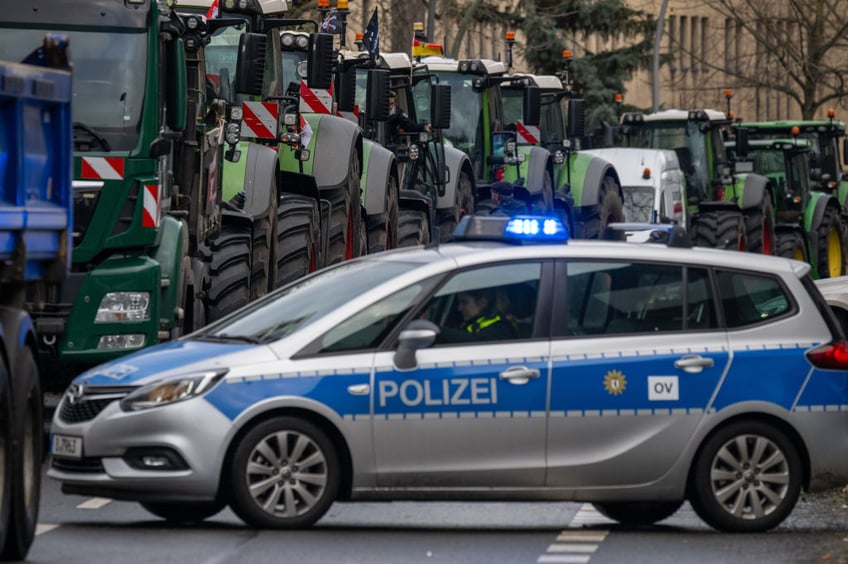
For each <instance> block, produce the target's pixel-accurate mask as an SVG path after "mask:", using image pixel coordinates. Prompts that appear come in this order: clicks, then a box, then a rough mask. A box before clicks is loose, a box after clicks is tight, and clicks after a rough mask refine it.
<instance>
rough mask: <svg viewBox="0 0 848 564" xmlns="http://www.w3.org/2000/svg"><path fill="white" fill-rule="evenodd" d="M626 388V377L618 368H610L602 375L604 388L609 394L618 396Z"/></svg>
mask: <svg viewBox="0 0 848 564" xmlns="http://www.w3.org/2000/svg"><path fill="white" fill-rule="evenodd" d="M626 388H627V378H625V377H624V374H622V373H621V372H620V371H618V370H610V371H609V372H607V374H606V376H604V389H605V390H606V391H607V393H608V394H610V395H611V396H618V395H621V393H622V392H623V391H624V390H625V389H626Z"/></svg>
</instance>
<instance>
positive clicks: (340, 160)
mask: <svg viewBox="0 0 848 564" xmlns="http://www.w3.org/2000/svg"><path fill="white" fill-rule="evenodd" d="M317 121H318V127H316V128H314V131H313V133H312V134H313V135H314V136H315V139H314V147H315V148H314V150H313V151H312V160H313V163H312V175H313V176H314V177H315V183H316V184H317V185H318V189H319V190H321V191H324V190H337V189H339V188H342V187H343V186H344V185H345V184H346V183H347V177H348V174H349V171H350V162H351V159H352V158H354V157H355V158H358V159H359V162H360V164H361V163H362V132H361V130H360V129H359V126H358V125H356V124H355V123H352V122H350V121H348V120H346V119H344V118H340V117H337V116H332V115H327V114H321V115H320V118H319V119H318V120H317ZM360 170H362V167H361V166H360Z"/></svg>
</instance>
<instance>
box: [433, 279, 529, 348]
mask: <svg viewBox="0 0 848 564" xmlns="http://www.w3.org/2000/svg"><path fill="white" fill-rule="evenodd" d="M496 303H497V300H496V296H495V291H494V290H493V289H491V288H487V289H479V290H467V291H465V292H460V293H459V295H458V296H457V310H458V311H459V313H460V315H462V324H461V325H460V326H459V328H458V329H450V328H449V329H445V330H443V331H442V332H441V339H442V340H443V341H444V342H448V343H455V342H469V341H505V340H509V339H515V338H516V337H517V336H518V334H517V331H516V330H515V326H514V325H513V324H511V323H510V322H509V321H508V320H507V319H506V318H505V316H504V315H503V314H502V313H501V312H499V311H498V310H497V308H496Z"/></svg>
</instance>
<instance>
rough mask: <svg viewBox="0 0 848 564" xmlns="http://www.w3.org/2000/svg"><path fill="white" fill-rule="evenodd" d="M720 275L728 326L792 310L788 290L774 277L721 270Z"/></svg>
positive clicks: (767, 317)
mask: <svg viewBox="0 0 848 564" xmlns="http://www.w3.org/2000/svg"><path fill="white" fill-rule="evenodd" d="M716 278H717V280H718V288H719V293H720V294H721V304H722V308H723V309H724V318H725V320H726V321H727V326H728V327H731V328H733V327H744V326H747V325H754V324H756V323H762V322H764V321H769V320H771V319H773V318H775V317H778V316H780V315H783V314H785V313H787V312H788V311H790V310H791V309H792V302H791V301H790V300H789V297H788V296H787V295H786V291H785V290H784V289H783V286H782V285H781V284H780V281H779V280H778V279H777V278H775V277H773V276H768V275H764V274H754V273H750V272H733V271H727V270H717V271H716Z"/></svg>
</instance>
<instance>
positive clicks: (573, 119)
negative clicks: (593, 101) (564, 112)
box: [565, 98, 586, 139]
mask: <svg viewBox="0 0 848 564" xmlns="http://www.w3.org/2000/svg"><path fill="white" fill-rule="evenodd" d="M565 135H566V137H568V138H569V139H578V138H582V137H584V136H585V135H586V100H583V99H581V98H575V99H572V100H569V101H568V123H567V124H566V126H565Z"/></svg>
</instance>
